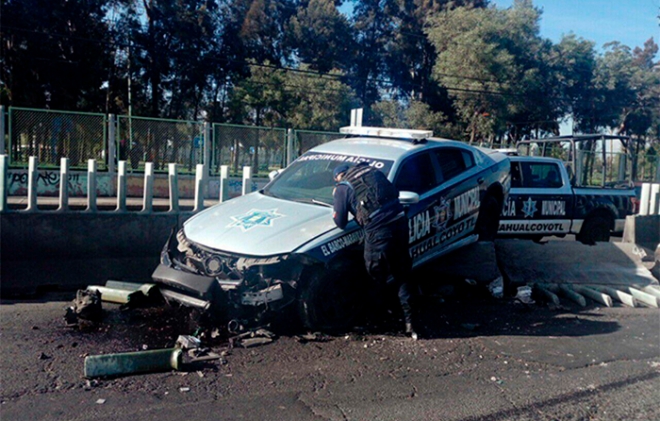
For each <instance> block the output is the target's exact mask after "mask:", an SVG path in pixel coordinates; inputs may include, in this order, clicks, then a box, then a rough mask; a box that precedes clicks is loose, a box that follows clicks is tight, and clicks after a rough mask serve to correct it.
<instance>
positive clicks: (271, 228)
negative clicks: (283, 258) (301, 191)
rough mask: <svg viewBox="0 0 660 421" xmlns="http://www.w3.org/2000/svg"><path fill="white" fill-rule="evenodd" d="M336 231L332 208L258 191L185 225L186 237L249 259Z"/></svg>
mask: <svg viewBox="0 0 660 421" xmlns="http://www.w3.org/2000/svg"><path fill="white" fill-rule="evenodd" d="M333 228H335V224H334V222H333V220H332V209H331V208H329V207H324V206H321V205H316V204H306V203H298V202H291V201H288V200H282V199H276V198H273V197H270V196H265V195H263V194H261V193H259V192H255V193H251V194H248V195H245V196H240V197H237V198H235V199H232V200H229V201H227V202H223V203H220V204H218V205H215V206H213V207H211V208H208V209H206V210H204V211H202V212H200V213H199V214H197V215H195V216H193V217H192V218H190V219H189V220H188V221H186V222H185V224H184V233H185V235H186V237H187V238H188V239H189V240H191V241H193V242H195V243H197V244H200V245H202V246H205V247H209V248H212V249H215V250H218V251H224V252H228V253H236V254H241V255H250V256H271V255H275V254H283V253H288V252H292V251H294V250H295V249H297V248H299V247H300V246H302V245H303V244H305V243H307V242H308V241H310V240H312V239H314V238H316V237H318V236H319V235H321V234H323V233H325V232H327V231H329V230H331V229H333Z"/></svg>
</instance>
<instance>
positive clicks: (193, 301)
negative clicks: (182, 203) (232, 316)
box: [152, 232, 299, 313]
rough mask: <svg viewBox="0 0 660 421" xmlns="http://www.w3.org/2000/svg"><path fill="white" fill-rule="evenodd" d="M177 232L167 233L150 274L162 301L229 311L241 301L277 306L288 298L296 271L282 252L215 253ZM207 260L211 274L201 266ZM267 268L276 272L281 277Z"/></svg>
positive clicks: (249, 304)
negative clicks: (257, 254)
mask: <svg viewBox="0 0 660 421" xmlns="http://www.w3.org/2000/svg"><path fill="white" fill-rule="evenodd" d="M181 236H182V233H181V232H179V234H177V235H175V234H174V232H173V233H172V235H171V236H170V238H169V240H168V242H167V244H165V247H164V248H163V251H162V253H161V263H160V264H159V265H158V267H157V268H156V270H155V271H154V272H153V274H152V279H153V280H154V282H155V283H157V284H158V285H159V287H160V291H161V293H162V295H163V297H164V298H165V299H166V300H167V301H168V302H176V303H179V304H182V305H185V306H187V307H193V308H197V309H200V310H202V311H206V310H209V309H213V310H214V311H216V312H217V311H218V310H220V311H222V312H224V313H231V312H232V310H235V309H238V308H241V307H247V308H253V309H257V308H261V307H265V306H266V305H267V306H268V307H271V308H277V307H282V306H284V305H286V304H288V303H289V302H291V301H293V299H294V297H295V290H294V286H295V281H293V282H292V276H294V277H296V278H297V275H299V273H298V274H295V273H294V272H295V271H292V270H291V267H292V266H291V264H290V262H288V261H287V259H286V258H281V257H271V258H266V259H255V258H247V257H238V256H230V255H225V254H219V253H217V252H213V251H210V250H207V249H201V248H200V247H199V246H195V245H194V244H192V243H190V242H189V241H188V240H187V239H185V238H183V237H181ZM182 249H183V250H182ZM187 253H189V254H187ZM211 260H213V262H215V266H214V267H213V268H215V269H216V272H213V275H215V276H212V275H211V274H208V273H206V272H205V270H207V269H208V268H209V265H208V264H207V263H208V262H209V261H211ZM287 268H288V269H287ZM280 269H281V270H280ZM273 274H278V275H279V274H281V275H282V277H283V278H284V279H285V280H283V279H282V278H280V277H279V276H273ZM292 284H293V285H292Z"/></svg>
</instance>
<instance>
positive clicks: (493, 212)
mask: <svg viewBox="0 0 660 421" xmlns="http://www.w3.org/2000/svg"><path fill="white" fill-rule="evenodd" d="M501 212H502V205H501V204H500V202H499V201H498V200H497V199H496V198H495V197H493V195H492V194H488V195H486V197H485V198H484V200H483V202H481V206H480V207H479V217H478V219H477V226H476V231H477V234H478V235H479V241H494V240H495V236H496V235H497V230H498V229H499V227H500V214H501Z"/></svg>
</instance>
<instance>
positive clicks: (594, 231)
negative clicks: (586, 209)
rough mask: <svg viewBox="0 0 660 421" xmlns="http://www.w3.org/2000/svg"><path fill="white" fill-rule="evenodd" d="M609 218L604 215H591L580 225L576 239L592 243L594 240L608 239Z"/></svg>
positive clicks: (588, 243) (594, 242) (584, 242)
mask: <svg viewBox="0 0 660 421" xmlns="http://www.w3.org/2000/svg"><path fill="white" fill-rule="evenodd" d="M611 225H612V224H611V220H610V218H608V217H606V216H605V215H593V216H590V217H588V218H587V220H586V221H584V224H583V225H582V229H581V230H580V233H579V234H578V235H577V237H576V239H577V240H578V241H580V242H581V243H583V244H587V245H590V246H592V245H594V244H596V241H610V226H611Z"/></svg>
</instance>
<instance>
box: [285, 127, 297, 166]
mask: <svg viewBox="0 0 660 421" xmlns="http://www.w3.org/2000/svg"><path fill="white" fill-rule="evenodd" d="M294 145H295V134H294V133H293V129H288V130H287V131H286V161H285V166H287V165H289V164H290V163H291V162H293V151H294Z"/></svg>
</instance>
